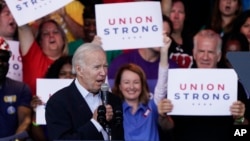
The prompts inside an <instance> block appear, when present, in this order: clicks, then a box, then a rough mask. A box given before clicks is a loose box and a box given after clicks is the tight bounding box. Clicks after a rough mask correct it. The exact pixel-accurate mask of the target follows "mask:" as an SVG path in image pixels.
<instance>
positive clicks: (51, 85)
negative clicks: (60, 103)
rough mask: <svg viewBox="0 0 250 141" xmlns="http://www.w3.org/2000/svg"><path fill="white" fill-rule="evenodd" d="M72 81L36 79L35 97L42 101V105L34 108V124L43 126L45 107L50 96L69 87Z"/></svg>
mask: <svg viewBox="0 0 250 141" xmlns="http://www.w3.org/2000/svg"><path fill="white" fill-rule="evenodd" d="M72 81H73V79H37V96H38V97H39V98H40V99H41V100H42V101H43V103H44V105H40V106H38V107H37V108H36V124H39V125H44V124H46V120H45V105H46V103H47V101H48V99H49V97H50V96H51V95H53V94H54V93H55V92H57V91H58V90H60V89H62V88H64V87H66V86H68V85H70V83H71V82H72Z"/></svg>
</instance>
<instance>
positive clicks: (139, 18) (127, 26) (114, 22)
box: [95, 1, 163, 50]
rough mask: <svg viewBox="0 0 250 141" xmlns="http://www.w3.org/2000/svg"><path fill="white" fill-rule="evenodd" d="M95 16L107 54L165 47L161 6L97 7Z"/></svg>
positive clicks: (102, 5) (136, 3) (155, 3)
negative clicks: (113, 51) (109, 51)
mask: <svg viewBox="0 0 250 141" xmlns="http://www.w3.org/2000/svg"><path fill="white" fill-rule="evenodd" d="M95 14H96V28H97V35H98V36H100V37H101V39H102V46H103V48H104V50H123V49H133V48H149V47H150V48H151V47H160V46H162V45H163V37H162V13H161V5H160V2H148V1H147V2H127V3H113V4H97V5H95Z"/></svg>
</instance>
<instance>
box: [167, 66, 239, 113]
mask: <svg viewBox="0 0 250 141" xmlns="http://www.w3.org/2000/svg"><path fill="white" fill-rule="evenodd" d="M168 75H169V76H168V95H167V97H168V99H170V100H171V101H172V104H173V105H174V108H173V111H172V112H171V113H169V115H211V116H212V115H218V116H222V115H231V114H230V111H229V109H230V106H231V105H232V103H233V102H235V101H236V100H237V86H238V82H237V80H238V79H237V75H236V73H235V71H234V70H233V69H170V70H169V74H168Z"/></svg>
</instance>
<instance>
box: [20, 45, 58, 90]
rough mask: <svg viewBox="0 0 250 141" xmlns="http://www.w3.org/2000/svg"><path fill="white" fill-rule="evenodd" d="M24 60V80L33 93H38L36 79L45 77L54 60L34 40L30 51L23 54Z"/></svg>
mask: <svg viewBox="0 0 250 141" xmlns="http://www.w3.org/2000/svg"><path fill="white" fill-rule="evenodd" d="M22 61H23V81H24V82H25V83H26V84H28V86H29V87H30V89H31V92H32V95H36V79H37V78H44V76H45V74H46V72H47V70H48V68H49V67H50V65H51V64H52V63H53V62H54V60H51V59H49V58H48V57H47V56H46V55H45V54H44V53H43V51H42V49H41V47H40V46H39V45H38V44H37V42H36V41H34V42H33V44H32V45H31V47H30V49H29V51H28V53H27V54H26V55H25V56H22Z"/></svg>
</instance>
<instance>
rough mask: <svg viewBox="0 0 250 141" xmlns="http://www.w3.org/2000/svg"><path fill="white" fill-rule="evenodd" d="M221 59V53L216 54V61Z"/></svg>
mask: <svg viewBox="0 0 250 141" xmlns="http://www.w3.org/2000/svg"><path fill="white" fill-rule="evenodd" d="M220 59H221V52H220V53H219V54H218V59H217V62H219V61H220Z"/></svg>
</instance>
